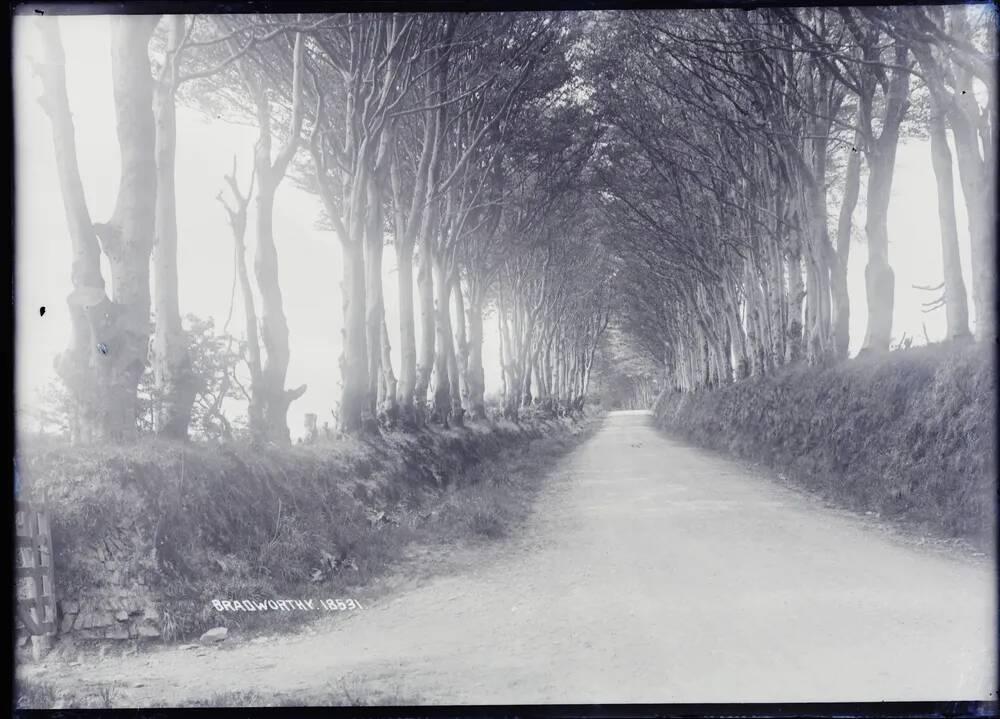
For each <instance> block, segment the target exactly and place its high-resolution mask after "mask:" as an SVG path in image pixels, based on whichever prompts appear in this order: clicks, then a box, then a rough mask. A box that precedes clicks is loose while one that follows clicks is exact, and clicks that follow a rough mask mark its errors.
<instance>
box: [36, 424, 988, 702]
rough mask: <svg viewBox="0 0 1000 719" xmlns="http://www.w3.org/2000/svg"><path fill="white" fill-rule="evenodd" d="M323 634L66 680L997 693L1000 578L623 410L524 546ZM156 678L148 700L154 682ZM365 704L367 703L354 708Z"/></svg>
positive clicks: (536, 696)
mask: <svg viewBox="0 0 1000 719" xmlns="http://www.w3.org/2000/svg"><path fill="white" fill-rule="evenodd" d="M453 559H454V561H453V563H452V565H453V566H452V569H451V571H450V572H448V573H446V574H444V575H442V576H437V577H434V578H432V579H430V580H428V581H424V582H422V583H411V585H409V586H406V587H404V589H403V590H402V591H400V592H398V593H396V594H395V595H394V596H390V597H387V598H386V599H385V600H383V601H380V602H376V603H374V604H373V605H371V606H368V607H367V608H366V609H365V610H364V611H361V612H356V613H354V614H352V615H350V616H341V617H340V618H339V619H338V620H337V621H331V622H330V623H329V624H325V625H324V624H321V625H317V626H314V627H313V629H312V630H311V631H310V632H306V633H303V634H301V635H298V636H294V637H284V638H280V639H277V640H275V641H274V642H268V643H256V644H254V643H244V644H239V643H234V644H235V645H234V646H231V647H229V648H223V649H219V650H208V651H205V652H201V654H202V656H196V655H195V654H196V653H195V652H192V651H190V650H189V651H182V650H177V649H169V650H164V651H160V652H156V653H155V654H153V655H152V656H148V655H146V656H144V655H139V656H137V657H132V658H125V659H107V660H105V661H104V662H101V663H99V664H94V665H91V666H86V667H74V668H69V669H67V668H66V667H49V668H48V669H46V670H38V669H33V670H31V673H32V674H42V675H44V674H45V673H46V672H51V673H52V674H50V678H53V677H54V674H55V673H58V674H59V675H62V676H63V677H64V680H65V681H69V682H75V683H77V684H78V685H79V686H81V687H82V686H86V685H89V686H96V685H100V684H102V683H106V682H107V681H109V680H111V679H114V678H116V677H122V678H124V680H125V686H124V687H123V688H122V689H121V694H120V695H119V696H117V697H116V704H119V705H124V706H129V705H131V706H135V705H147V704H150V703H154V702H155V703H161V704H162V703H167V704H172V703H174V702H178V701H182V700H191V699H197V698H208V697H211V696H213V695H216V694H218V693H224V692H232V691H234V690H254V691H256V692H259V693H260V694H262V695H264V696H272V697H281V698H283V699H284V700H285V701H288V700H289V699H292V700H295V699H298V700H300V701H301V702H303V703H309V702H312V701H317V702H342V703H343V702H346V701H347V699H346V697H347V696H350V697H352V698H354V699H360V700H371V699H375V700H378V699H379V698H382V700H384V701H388V702H392V701H400V702H407V703H413V702H421V703H448V704H454V703H490V704H495V703H501V704H502V703H550V702H559V703H571V702H572V703H575V702H586V703H608V702H705V701H801V700H814V701H816V700H829V701H840V700H901V699H924V700H930V699H958V698H963V699H973V698H976V699H987V698H995V697H996V693H995V674H996V667H995V661H994V657H995V655H996V646H995V628H994V618H995V615H996V607H995V599H994V591H993V589H994V578H993V573H992V564H991V563H989V562H987V561H986V560H985V559H976V558H974V557H969V556H967V555H961V554H958V553H955V552H949V551H943V550H940V549H932V548H928V547H919V546H915V545H914V543H913V542H912V541H910V540H904V539H902V538H899V537H897V536H895V535H894V534H893V533H892V532H890V531H886V530H885V529H880V528H879V527H878V526H876V525H875V524H874V523H873V522H872V521H871V520H870V519H866V518H859V517H854V516H851V515H849V514H847V513H844V512H840V511H836V510H832V509H830V508H826V507H824V506H822V505H821V504H820V503H819V502H817V501H816V500H814V499H812V498H810V497H808V496H806V495H803V494H801V493H799V492H797V491H794V490H791V489H788V488H785V487H783V486H781V485H780V484H778V483H777V482H775V481H772V480H770V479H768V478H766V477H762V476H758V475H756V474H753V473H751V472H749V471H748V470H747V469H746V468H744V467H743V466H742V465H740V464H737V463H734V462H731V461H728V460H725V459H722V458H719V457H717V456H714V455H710V454H707V453H705V452H703V451H701V450H698V449H694V448H691V447H689V446H686V445H683V444H680V443H678V442H675V441H673V440H671V439H668V438H666V437H664V436H663V435H661V434H660V433H659V432H657V431H656V430H655V429H654V428H653V426H652V421H651V418H650V417H649V416H648V415H647V414H645V413H612V414H611V415H609V416H608V417H607V419H606V420H605V423H604V425H603V426H602V427H601V428H600V429H599V430H598V431H597V433H596V434H595V435H594V436H593V437H592V438H590V439H589V440H588V441H587V442H586V443H584V444H583V445H581V446H580V447H579V448H577V449H576V450H575V451H574V452H573V453H572V454H571V455H569V456H568V457H567V458H566V459H565V460H564V461H562V462H561V463H560V465H559V467H558V469H557V471H556V473H555V475H554V476H552V477H551V478H550V479H549V480H548V481H547V485H546V487H545V489H544V490H543V491H542V493H541V495H540V497H539V499H538V503H537V511H536V512H535V514H534V515H533V517H532V519H531V520H530V523H529V526H528V527H527V528H526V530H525V531H524V532H522V533H520V534H519V535H518V536H517V537H516V538H511V539H509V540H504V541H502V542H499V543H497V544H494V545H490V546H487V547H485V548H483V547H478V548H473V549H471V550H470V549H465V550H460V551H459V552H457V553H456V555H455V556H454V557H453ZM135 684H142V685H143V686H139V687H137V686H135ZM345 692H346V693H345Z"/></svg>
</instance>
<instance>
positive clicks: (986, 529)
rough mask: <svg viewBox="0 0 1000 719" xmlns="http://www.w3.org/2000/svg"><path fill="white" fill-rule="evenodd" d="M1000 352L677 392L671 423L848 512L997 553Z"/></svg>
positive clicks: (890, 358)
mask: <svg viewBox="0 0 1000 719" xmlns="http://www.w3.org/2000/svg"><path fill="white" fill-rule="evenodd" d="M991 349H992V348H991V347H989V346H980V345H957V346H952V345H934V346H930V347H920V348H913V349H908V350H903V351H896V352H891V353H888V354H884V355H878V356H868V357H861V358H858V359H854V360H850V361H848V362H843V363H840V364H837V365H834V366H831V367H826V368H821V369H820V368H812V367H805V366H803V367H795V368H788V369H786V370H784V371H781V372H779V373H776V374H774V375H773V376H769V377H763V378H757V379H752V380H747V381H743V382H738V383H734V384H731V385H728V386H726V387H723V388H720V389H716V390H713V391H702V392H695V393H690V394H682V393H665V394H663V395H661V397H660V398H659V399H658V401H657V403H656V407H655V412H656V416H657V418H658V422H659V423H660V425H661V426H662V427H663V428H665V429H667V430H668V431H670V432H671V433H674V434H677V435H679V436H682V437H684V438H686V439H688V440H690V441H692V442H694V443H697V444H700V445H702V446H706V447H709V448H712V449H717V450H722V451H725V452H729V453H732V454H734V455H736V456H738V457H741V458H743V459H747V460H751V461H754V462H759V463H762V464H764V465H766V466H768V467H771V468H774V469H777V470H781V471H783V472H785V473H787V474H788V476H789V477H790V478H791V479H792V480H793V481H794V482H796V483H797V484H799V485H801V486H804V487H807V488H809V489H810V490H814V491H817V492H818V493H820V494H822V495H823V496H824V497H826V498H827V499H830V500H832V501H834V502H836V503H838V504H841V505H842V506H847V507H849V508H851V509H855V510H860V511H871V512H877V513H879V514H880V515H881V516H883V517H888V518H892V519H896V520H900V521H903V522H905V523H907V524H912V525H919V526H920V527H922V528H926V529H928V530H930V531H932V532H934V533H937V534H940V535H943V536H947V537H961V538H963V539H967V540H969V541H971V542H972V543H974V544H975V545H977V546H978V547H980V548H983V549H991V548H992V545H993V537H994V529H993V528H994V511H995V510H994V503H995V499H996V474H995V473H996V469H995V468H996V464H995V462H996V447H995V430H996V418H995V398H996V374H995V370H994V365H993V358H992V354H991Z"/></svg>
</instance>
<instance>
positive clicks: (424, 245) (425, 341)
mask: <svg viewBox="0 0 1000 719" xmlns="http://www.w3.org/2000/svg"><path fill="white" fill-rule="evenodd" d="M435 214H436V213H435V212H434V210H433V208H429V209H428V211H427V212H426V213H425V215H424V217H425V218H427V217H428V216H430V215H435ZM435 225H436V222H429V223H428V229H427V231H426V232H421V239H420V257H419V258H418V267H417V296H418V298H419V300H420V354H419V356H418V361H417V372H416V382H415V384H414V389H413V404H414V415H415V418H416V421H417V424H418V425H422V424H423V423H424V422H425V421H426V415H427V388H428V387H429V385H430V381H431V371H432V370H433V368H434V340H435V336H434V332H435V328H434V266H433V265H434V255H433V252H434V250H433V240H432V238H431V236H430V230H429V228H430V227H434V226H435Z"/></svg>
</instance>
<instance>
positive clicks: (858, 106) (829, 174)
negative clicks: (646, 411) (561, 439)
mask: <svg viewBox="0 0 1000 719" xmlns="http://www.w3.org/2000/svg"><path fill="white" fill-rule="evenodd" d="M35 22H36V24H37V27H38V28H39V33H40V36H41V39H42V48H43V57H41V58H39V59H38V61H37V63H36V65H35V67H36V71H37V73H38V75H39V77H40V78H41V82H42V87H43V95H42V97H41V102H42V104H43V107H44V108H45V110H46V112H47V114H48V116H49V118H50V120H51V127H52V137H53V141H54V144H55V150H56V152H55V157H56V162H57V166H58V167H57V169H58V176H59V181H60V189H61V193H62V199H63V205H64V209H65V214H66V217H67V221H68V228H69V235H70V236H69V241H70V242H69V244H70V245H71V247H72V283H73V292H72V294H71V295H70V297H69V298H68V302H69V308H70V313H71V320H72V338H71V342H70V345H69V347H68V348H67V350H66V351H65V352H63V353H62V354H61V355H60V356H59V358H58V359H57V362H56V365H57V366H56V368H57V371H58V374H59V376H60V378H61V380H62V382H63V384H64V385H65V388H66V390H67V393H68V396H69V398H70V405H71V412H70V414H71V417H70V434H71V437H72V439H73V440H74V441H75V442H81V443H86V442H95V441H105V440H116V441H121V440H125V439H128V438H131V437H133V436H136V435H137V434H138V433H139V432H140V431H141V429H140V428H141V426H143V425H142V423H141V422H139V423H137V417H138V416H139V415H140V414H141V412H142V410H141V406H140V405H141V404H142V398H143V396H144V394H143V393H144V392H148V394H149V395H150V396H151V397H153V398H154V401H153V402H152V404H151V410H150V415H151V416H150V422H149V423H148V424H149V427H148V428H149V430H151V431H152V432H154V433H155V434H157V435H159V436H162V437H167V438H175V439H181V438H186V437H188V436H189V433H191V432H194V431H200V429H201V428H203V427H207V426H216V427H222V428H223V430H224V433H228V432H229V428H230V425H229V421H228V420H227V419H226V418H225V416H224V413H223V411H222V401H223V400H224V399H225V398H226V397H230V396H231V397H235V398H238V399H241V400H245V401H246V403H247V407H248V409H247V428H248V430H249V433H250V435H251V436H252V437H253V438H254V439H255V440H258V441H273V442H279V443H281V442H288V441H289V429H288V422H287V415H288V410H289V407H290V405H291V403H292V402H294V401H295V400H296V399H297V398H299V397H301V396H302V395H303V394H304V393H305V392H307V391H308V388H307V387H306V386H305V385H301V386H298V387H289V386H288V377H287V374H288V373H287V370H288V364H289V359H290V356H291V355H290V353H291V349H290V348H291V347H292V346H293V343H291V342H290V338H289V329H288V322H287V319H286V316H285V311H284V307H283V302H282V287H281V283H280V282H279V272H278V267H279V260H280V256H281V249H282V245H283V243H285V242H289V241H291V240H292V239H293V238H283V237H276V236H275V232H274V229H273V216H274V207H275V196H276V191H277V189H278V188H279V186H280V185H281V183H282V182H289V183H294V184H295V185H297V186H299V187H301V188H304V189H305V190H307V191H308V192H310V193H313V194H314V195H316V196H317V197H318V198H319V200H320V201H321V206H322V208H323V209H322V213H321V216H320V217H318V218H316V219H317V222H319V223H320V225H321V226H322V227H323V228H325V229H327V230H329V231H330V232H331V233H332V234H333V236H335V237H336V241H337V242H338V243H339V246H340V249H341V256H342V258H343V260H342V276H341V278H340V281H341V296H342V308H343V326H342V327H340V328H334V327H331V328H330V329H329V331H331V332H335V331H338V330H339V331H340V332H342V335H343V341H342V347H343V350H342V355H341V357H340V360H339V365H340V366H339V374H340V377H341V383H342V392H341V396H340V397H339V398H337V401H336V404H337V406H338V410H337V421H338V423H339V429H340V430H341V431H344V432H359V431H373V430H375V428H376V427H377V426H379V424H384V425H390V426H398V427H401V428H404V429H410V428H417V427H420V426H423V425H425V424H426V423H428V422H431V423H440V424H444V425H449V424H452V425H454V424H461V423H462V422H463V419H464V418H465V417H467V416H469V417H472V418H475V419H481V418H484V417H485V416H486V405H485V396H484V395H485V383H484V369H483V368H484V363H485V362H493V361H499V363H500V365H501V368H502V411H503V413H504V415H505V416H507V417H510V418H512V419H516V418H517V417H518V413H519V411H521V410H522V409H523V408H526V407H533V408H537V410H538V411H544V412H550V413H553V414H557V413H568V412H573V411H576V410H578V409H579V408H580V407H582V405H583V402H584V398H585V396H586V395H587V393H588V390H589V389H590V380H591V375H592V371H593V369H594V365H595V357H596V355H597V353H598V351H599V347H601V346H602V344H605V345H606V344H607V337H608V332H607V330H608V328H609V326H611V327H612V328H615V337H618V338H621V337H624V338H627V341H628V343H629V344H630V345H631V347H632V348H633V349H635V350H636V351H637V352H639V353H640V354H643V355H644V356H646V357H647V358H649V359H651V360H652V361H654V362H655V363H656V364H657V366H659V367H660V369H661V372H662V377H663V385H664V386H670V387H673V388H676V389H681V390H691V389H695V388H699V387H704V386H716V385H718V384H721V383H725V382H730V381H734V380H739V379H742V378H745V377H748V376H751V375H758V374H763V373H770V372H773V371H775V370H776V369H777V368H779V367H781V366H782V365H785V364H788V363H793V362H799V361H803V362H809V363H816V364H818V363H825V362H830V361H836V360H840V359H843V358H846V356H847V351H848V343H849V336H848V318H849V312H850V299H851V298H850V296H849V293H848V288H847V261H848V255H849V251H850V245H851V237H852V235H855V234H857V233H860V234H861V236H862V237H863V240H864V245H865V247H866V248H867V266H866V270H865V282H866V294H867V307H868V310H867V313H868V314H867V318H866V319H867V322H866V327H867V330H866V334H865V338H864V343H863V350H862V351H866V352H876V351H885V350H887V349H888V348H889V345H890V342H891V339H892V315H893V302H894V292H893V287H894V278H893V270H892V267H891V265H890V263H889V253H888V243H889V237H888V230H887V219H886V218H887V211H888V202H889V194H890V190H891V187H892V181H893V174H894V167H895V156H896V150H897V146H898V144H899V142H900V139H901V137H903V136H905V135H906V134H908V133H909V134H918V135H922V136H926V137H929V140H930V148H931V155H932V157H931V158H929V160H930V161H931V162H932V163H933V168H934V173H935V177H936V179H937V187H938V195H937V202H938V208H939V214H940V220H941V222H940V237H941V255H942V259H943V267H944V276H943V278H942V284H941V285H940V287H936V288H928V290H929V292H932V293H933V294H931V295H930V297H929V301H928V303H927V309H928V310H932V309H936V308H938V307H941V308H943V309H944V311H945V312H946V313H947V325H948V336H949V339H953V340H966V339H968V340H970V341H971V339H972V337H971V334H972V333H971V327H972V325H971V323H970V312H969V307H968V306H967V301H966V297H967V287H966V283H969V284H970V287H971V296H972V298H973V310H974V318H975V324H974V327H975V335H976V338H977V339H990V338H992V333H993V327H994V321H995V309H994V304H993V303H994V287H993V284H992V283H993V282H994V277H993V266H994V263H993V255H992V252H993V241H994V237H993V213H992V198H993V196H994V188H995V180H994V176H993V172H994V165H993V162H992V157H993V150H994V147H995V145H994V143H995V136H994V131H995V128H996V108H995V104H994V92H995V87H994V77H993V74H992V72H993V61H994V55H995V47H994V46H993V42H994V40H993V38H994V34H995V27H994V26H993V23H995V18H994V15H993V14H992V13H989V12H984V11H983V10H982V9H981V8H974V7H966V6H952V7H926V8H925V7H899V8H848V9H837V8H807V9H773V10H759V11H753V12H750V13H748V12H745V11H740V10H731V11H730V10H718V11H680V10H678V11H662V12H660V11H657V12H624V11H623V12H613V13H596V14H595V13H489V14H399V13H382V14H337V13H333V14H322V15H314V14H308V15H275V14H267V15H234V16H207V15H188V16H185V15H172V16H120V17H112V18H110V20H109V22H110V23H111V44H112V48H111V60H112V77H111V81H112V85H113V91H114V94H113V97H114V104H115V112H116V117H117V136H118V142H119V145H120V150H121V153H120V154H121V181H120V184H119V188H120V189H119V193H118V197H117V202H116V204H115V207H114V211H113V213H112V216H111V217H110V218H107V219H105V220H104V221H97V220H98V219H99V218H93V217H91V215H90V211H89V208H88V206H87V203H86V200H85V198H84V193H83V184H82V181H81V177H80V171H79V166H78V162H77V156H76V142H77V138H76V133H75V128H74V125H73V115H72V108H71V107H70V104H69V99H68V94H67V89H66V75H65V56H64V52H63V48H62V42H61V39H60V31H59V23H58V21H57V20H55V19H52V18H45V19H38V20H36V21H35ZM178 104H186V105H190V106H194V107H197V108H200V109H202V110H205V111H208V112H211V113H213V115H219V116H223V117H227V118H231V119H239V120H241V121H244V122H252V123H254V125H255V127H256V128H257V142H256V145H255V147H254V148H253V149H254V153H253V164H252V167H243V168H241V167H238V166H237V164H236V162H235V160H234V163H233V166H232V168H231V169H230V170H229V171H228V172H225V173H220V176H219V188H220V191H219V196H218V199H219V202H220V203H221V205H222V209H220V212H224V213H225V215H226V217H228V219H229V224H230V227H231V230H232V233H231V238H229V240H227V241H230V240H231V242H232V246H233V272H234V276H235V278H236V287H237V289H238V294H239V297H240V302H241V306H242V309H243V313H242V314H243V316H244V318H245V327H243V328H242V334H243V335H244V336H243V337H242V338H241V340H240V341H239V342H238V343H237V346H236V348H235V349H234V347H233V342H232V341H223V340H221V339H218V340H217V341H214V344H213V343H212V342H208V341H207V340H205V339H204V335H201V337H202V341H200V342H197V341H195V339H194V338H195V336H196V334H193V333H192V331H191V329H190V328H187V329H185V328H184V327H183V326H182V321H181V315H180V311H179V308H178V286H179V283H178V266H177V248H178V243H179V242H184V240H185V238H183V237H178V230H177V227H178V223H177V207H176V201H175V183H176V182H177V180H178V178H177V177H176V176H175V174H176V173H175V154H176V141H177V137H176V135H177V127H176V110H177V106H178ZM951 148H954V153H953V152H952V149H951ZM956 167H957V176H958V179H959V187H960V189H961V192H960V196H958V197H956V196H955V193H954V192H953V177H954V173H955V172H956ZM957 202H963V203H964V206H965V211H966V215H967V217H968V223H969V234H970V238H971V248H972V260H973V261H972V267H973V273H972V276H971V277H963V272H962V268H961V264H960V262H959V251H958V228H957V224H956V222H957V221H956V211H955V208H956V203H957ZM860 203H863V210H864V214H865V219H864V222H863V227H861V228H855V227H854V216H855V210H856V209H858V206H859V204H860ZM251 208H252V210H253V212H252V213H250V212H249V210H250V209H251ZM251 217H252V220H253V221H252V223H251V222H249V218H251ZM248 234H250V236H251V238H252V243H251V242H248V237H247V236H248ZM387 243H391V245H392V247H393V250H394V253H395V256H396V262H397V272H396V273H395V281H396V282H397V283H398V287H397V288H396V290H397V292H396V294H398V297H399V303H400V307H399V322H398V326H390V325H389V323H388V322H387V321H386V312H385V301H384V297H385V291H384V288H383V285H382V283H383V250H384V248H385V245H386V244H387ZM251 247H252V249H253V255H252V257H251V256H250V251H249V249H248V248H251ZM102 256H103V258H104V259H105V262H104V265H105V266H106V267H107V268H109V271H110V277H105V276H104V275H103V273H102ZM151 280H152V281H151ZM109 282H110V287H111V288H113V291H112V292H111V293H109V292H108V289H107V288H108V283H109ZM488 317H489V318H494V319H495V320H496V322H495V323H487V322H485V318H488ZM494 324H495V326H496V327H497V328H498V333H499V335H498V341H499V346H500V352H499V357H497V358H493V357H484V356H483V342H484V332H485V329H484V328H485V327H487V326H493V325H494ZM202 329H205V328H204V327H203V328H202ZM418 330H419V331H418ZM209 345H210V346H209ZM394 345H395V346H396V347H397V348H398V350H399V358H400V359H399V362H398V366H393V362H392V353H391V348H392V347H393V346H394ZM206 358H209V359H206ZM220 358H227V360H226V361H223V360H222V359H220ZM229 360H232V361H231V362H230V361H229ZM206 363H207V364H208V365H210V366H211V368H212V371H211V372H206V370H205V367H206ZM237 364H238V365H239V368H240V371H239V373H237V372H236V371H235V369H234V368H235V366H236V365H237ZM147 374H149V375H150V376H151V380H149V381H146V380H144V377H145V376H146V375H147ZM206 374H209V375H210V376H208V377H207V376H206ZM150 382H151V386H150V387H146V386H145V385H146V384H149V383H150ZM653 388H654V385H653V384H652V383H651V380H650V379H649V376H648V373H647V374H646V375H644V379H643V382H642V386H641V394H642V397H643V398H644V399H643V401H646V399H647V398H648V397H649V396H650V395H651V393H652V392H653ZM333 403H334V398H331V404H333ZM196 418H200V419H198V421H197V422H196V421H195V419H196ZM206 418H207V419H206ZM213 418H214V419H213ZM213 422H215V424H212V423H213ZM194 425H198V426H197V427H196V426H194Z"/></svg>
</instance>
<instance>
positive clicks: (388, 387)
mask: <svg viewBox="0 0 1000 719" xmlns="http://www.w3.org/2000/svg"><path fill="white" fill-rule="evenodd" d="M381 350H382V381H383V382H384V383H385V397H384V399H383V401H382V406H381V407H379V411H380V412H382V413H383V414H385V416H386V419H388V420H389V423H390V424H393V423H395V422H396V421H397V420H398V419H399V405H398V404H397V402H396V392H397V383H396V375H395V373H394V372H393V371H392V346H391V345H390V344H389V328H388V327H386V324H385V315H384V314H383V316H382V343H381Z"/></svg>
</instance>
